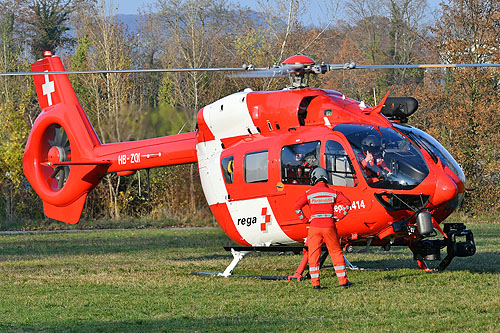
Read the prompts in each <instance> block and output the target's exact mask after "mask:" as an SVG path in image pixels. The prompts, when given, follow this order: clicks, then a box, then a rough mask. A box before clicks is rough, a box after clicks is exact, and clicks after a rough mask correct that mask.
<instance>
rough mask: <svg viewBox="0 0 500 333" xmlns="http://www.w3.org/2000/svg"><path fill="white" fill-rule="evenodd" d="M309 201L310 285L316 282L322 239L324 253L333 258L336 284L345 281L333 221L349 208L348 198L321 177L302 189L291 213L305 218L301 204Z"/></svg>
mask: <svg viewBox="0 0 500 333" xmlns="http://www.w3.org/2000/svg"><path fill="white" fill-rule="evenodd" d="M305 205H309V208H310V210H311V225H310V226H309V233H308V239H307V242H308V248H309V273H310V274H311V283H312V285H313V286H319V285H320V281H319V268H320V267H319V257H320V255H321V245H322V244H323V243H326V247H327V248H328V253H329V254H330V257H331V258H332V261H333V266H334V268H335V273H336V274H337V278H338V279H339V284H340V285H345V284H347V274H346V269H345V261H344V254H343V253H342V248H341V247H340V241H339V237H338V234H337V228H336V226H335V221H338V220H341V219H343V218H344V217H345V216H346V215H347V212H348V211H349V209H350V208H351V201H350V200H349V199H347V198H346V196H344V194H342V192H339V191H336V190H333V189H331V188H329V187H328V185H327V184H326V183H324V182H323V181H319V182H318V183H316V185H314V186H313V187H312V188H311V189H310V190H308V191H306V192H305V193H304V194H303V195H302V196H301V197H300V198H299V199H298V200H297V202H296V204H295V213H297V215H298V216H299V218H300V219H301V220H302V222H304V223H307V222H309V219H308V218H307V217H305V216H304V212H303V211H302V207H304V206H305Z"/></svg>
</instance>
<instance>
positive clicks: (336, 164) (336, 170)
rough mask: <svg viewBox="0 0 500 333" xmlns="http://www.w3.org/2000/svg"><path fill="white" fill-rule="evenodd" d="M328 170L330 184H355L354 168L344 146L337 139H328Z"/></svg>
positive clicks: (326, 155) (326, 158)
mask: <svg viewBox="0 0 500 333" xmlns="http://www.w3.org/2000/svg"><path fill="white" fill-rule="evenodd" d="M325 162H326V171H328V178H329V179H328V184H331V185H336V186H354V184H355V182H354V178H355V176H354V168H353V166H352V163H351V160H350V159H349V156H348V155H347V153H346V151H345V149H344V147H342V145H341V144H340V143H339V142H337V141H332V140H330V141H327V143H326V147H325Z"/></svg>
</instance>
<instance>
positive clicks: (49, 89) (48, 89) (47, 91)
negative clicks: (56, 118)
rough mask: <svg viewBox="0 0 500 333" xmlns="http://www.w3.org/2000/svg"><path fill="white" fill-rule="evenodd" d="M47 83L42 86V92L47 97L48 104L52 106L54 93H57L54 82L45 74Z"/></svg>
mask: <svg viewBox="0 0 500 333" xmlns="http://www.w3.org/2000/svg"><path fill="white" fill-rule="evenodd" d="M46 72H48V71H46ZM44 77H45V83H44V84H42V92H43V95H44V96H47V103H48V104H49V106H52V95H51V94H52V93H54V92H56V88H55V87H54V81H49V74H45V75H44Z"/></svg>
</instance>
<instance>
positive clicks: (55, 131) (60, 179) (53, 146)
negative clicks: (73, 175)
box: [44, 124, 71, 190]
mask: <svg viewBox="0 0 500 333" xmlns="http://www.w3.org/2000/svg"><path fill="white" fill-rule="evenodd" d="M44 137H45V138H47V139H48V146H47V148H48V150H47V163H46V164H45V165H46V167H45V168H52V169H53V170H52V173H51V174H50V175H49V177H48V183H49V186H50V187H51V188H52V189H53V190H60V189H61V188H63V186H64V185H65V184H66V180H67V179H68V177H69V173H70V168H71V167H70V166H69V165H57V163H60V162H69V161H71V145H70V142H69V139H68V135H67V134H66V131H65V130H64V128H63V127H62V126H60V125H57V124H54V125H51V126H49V127H48V128H47V131H46V133H45V136H44ZM51 138H52V139H51ZM54 165H55V166H54Z"/></svg>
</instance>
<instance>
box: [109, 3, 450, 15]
mask: <svg viewBox="0 0 500 333" xmlns="http://www.w3.org/2000/svg"><path fill="white" fill-rule="evenodd" d="M107 1H113V3H115V4H116V6H117V7H118V10H117V12H118V14H137V10H138V9H139V8H141V7H143V6H144V5H148V4H153V3H155V2H156V1H154V0H107ZM443 1H444V0H427V3H428V4H429V6H430V8H431V10H434V9H437V8H439V3H440V2H443ZM229 2H235V3H239V4H240V5H242V6H246V7H250V8H251V9H254V10H257V9H258V8H259V6H258V4H257V0H230V1H229ZM309 2H310V3H311V6H310V7H309V8H310V12H311V14H313V15H321V8H320V6H319V5H318V4H319V3H320V2H323V1H320V0H310V1H309Z"/></svg>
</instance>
